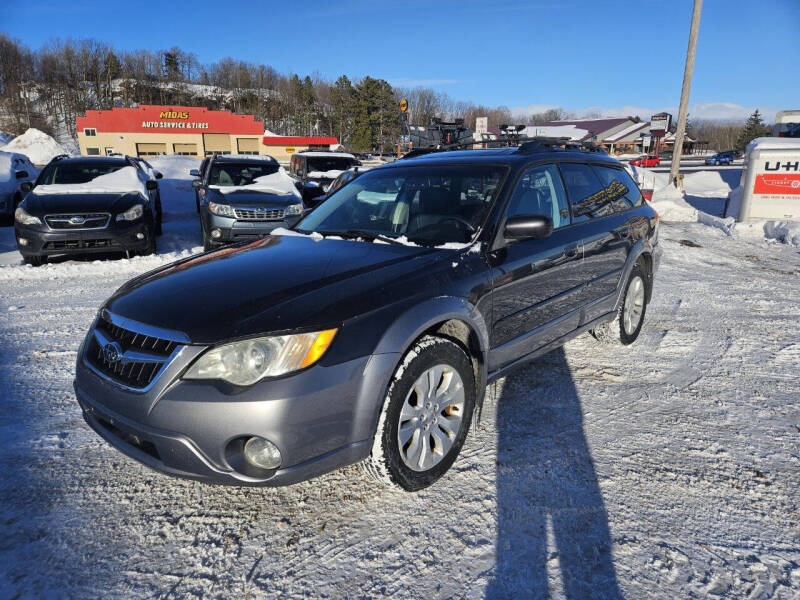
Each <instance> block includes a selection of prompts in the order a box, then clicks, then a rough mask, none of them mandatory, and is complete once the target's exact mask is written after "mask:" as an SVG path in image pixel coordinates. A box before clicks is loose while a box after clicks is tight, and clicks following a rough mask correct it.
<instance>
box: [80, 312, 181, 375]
mask: <svg viewBox="0 0 800 600" xmlns="http://www.w3.org/2000/svg"><path fill="white" fill-rule="evenodd" d="M108 346H113V347H114V351H115V352H111V353H109V352H108V351H107V347H108ZM178 346H179V344H178V342H175V341H172V340H166V339H163V338H159V337H153V336H150V335H145V334H143V333H137V332H135V331H131V330H129V329H125V328H123V327H120V326H118V325H115V324H114V323H112V322H111V321H110V320H109V319H107V318H106V317H105V316H101V317H100V318H99V319H98V320H97V324H96V325H95V328H94V331H93V332H92V333H91V334H90V339H89V343H88V346H87V349H86V360H87V361H88V362H89V364H90V365H91V366H93V367H94V368H95V369H97V370H98V371H99V372H100V373H102V374H103V375H105V376H106V377H109V378H110V379H112V380H114V381H117V382H119V383H122V384H124V385H127V386H129V387H133V388H145V387H147V386H148V385H150V383H152V382H153V380H154V379H155V378H156V376H157V375H158V373H159V372H160V371H161V368H162V367H163V366H164V364H165V363H166V362H167V361H168V360H169V359H170V358H171V357H172V355H173V353H174V352H175V350H176V349H177V348H178ZM115 354H116V360H115V356H114V355H115Z"/></svg>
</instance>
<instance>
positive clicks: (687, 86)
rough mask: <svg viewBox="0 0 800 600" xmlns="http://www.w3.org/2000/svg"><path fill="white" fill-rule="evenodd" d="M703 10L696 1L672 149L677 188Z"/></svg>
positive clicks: (671, 174)
mask: <svg viewBox="0 0 800 600" xmlns="http://www.w3.org/2000/svg"><path fill="white" fill-rule="evenodd" d="M702 10H703V0H694V10H693V11H692V28H691V29H690V30H689V49H688V50H687V51H686V67H685V68H684V70H683V89H682V90H681V107H680V109H679V110H678V128H677V130H676V131H675V145H674V146H673V148H672V166H671V168H670V170H669V180H670V182H671V183H672V184H673V185H675V186H676V187H677V183H678V171H679V170H680V168H681V153H682V152H683V136H684V135H685V134H686V116H687V113H688V111H689V92H690V91H691V89H692V74H693V73H694V55H695V50H696V49H697V32H698V30H699V29H700V13H701V12H702Z"/></svg>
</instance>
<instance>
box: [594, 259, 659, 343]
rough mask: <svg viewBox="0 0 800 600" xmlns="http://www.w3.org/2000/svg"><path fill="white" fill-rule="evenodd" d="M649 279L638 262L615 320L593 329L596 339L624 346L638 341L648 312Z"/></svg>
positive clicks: (629, 278)
mask: <svg viewBox="0 0 800 600" xmlns="http://www.w3.org/2000/svg"><path fill="white" fill-rule="evenodd" d="M648 281H649V279H648V277H647V274H646V273H645V272H644V269H643V268H642V265H641V264H640V263H636V265H635V266H634V267H633V270H631V274H630V275H629V276H628V281H627V282H626V283H625V294H624V295H623V296H622V302H620V305H619V309H618V310H617V314H616V316H615V317H614V320H613V321H611V322H610V323H603V324H602V325H600V326H598V327H595V328H594V329H592V331H591V333H592V335H593V336H594V337H595V339H596V340H598V341H600V342H603V343H605V344H615V345H623V346H627V345H628V344H632V343H633V342H635V341H636V338H638V337H639V332H640V331H641V330H642V325H643V324H644V316H645V313H646V312H647V298H648V296H649V295H650V294H649V291H650V290H649V289H648V285H649V284H648Z"/></svg>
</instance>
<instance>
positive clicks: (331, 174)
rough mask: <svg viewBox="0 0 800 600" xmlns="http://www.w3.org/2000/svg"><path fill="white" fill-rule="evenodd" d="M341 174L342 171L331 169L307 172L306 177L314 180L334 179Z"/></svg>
mask: <svg viewBox="0 0 800 600" xmlns="http://www.w3.org/2000/svg"><path fill="white" fill-rule="evenodd" d="M342 173H344V171H341V170H339V169H331V170H330V171H309V172H308V176H309V177H313V178H315V179H336V178H337V177H338V176H339V175H341V174H342Z"/></svg>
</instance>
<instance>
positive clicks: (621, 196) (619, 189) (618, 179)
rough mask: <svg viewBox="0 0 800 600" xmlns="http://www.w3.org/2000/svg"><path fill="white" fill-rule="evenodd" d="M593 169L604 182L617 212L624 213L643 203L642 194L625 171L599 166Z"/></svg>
mask: <svg viewBox="0 0 800 600" xmlns="http://www.w3.org/2000/svg"><path fill="white" fill-rule="evenodd" d="M592 168H593V169H594V170H595V172H596V173H597V176H598V177H599V178H600V181H602V182H603V185H604V186H605V189H606V194H607V195H608V197H609V199H610V201H611V204H612V206H613V207H614V211H615V212H622V211H624V210H628V209H629V208H630V207H631V206H639V205H640V204H641V203H642V194H641V192H639V188H638V187H637V186H636V184H635V183H634V181H633V178H632V177H631V176H630V175H629V174H628V172H627V171H626V170H625V169H614V168H612V167H601V166H597V165H594V166H593V167H592Z"/></svg>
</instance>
